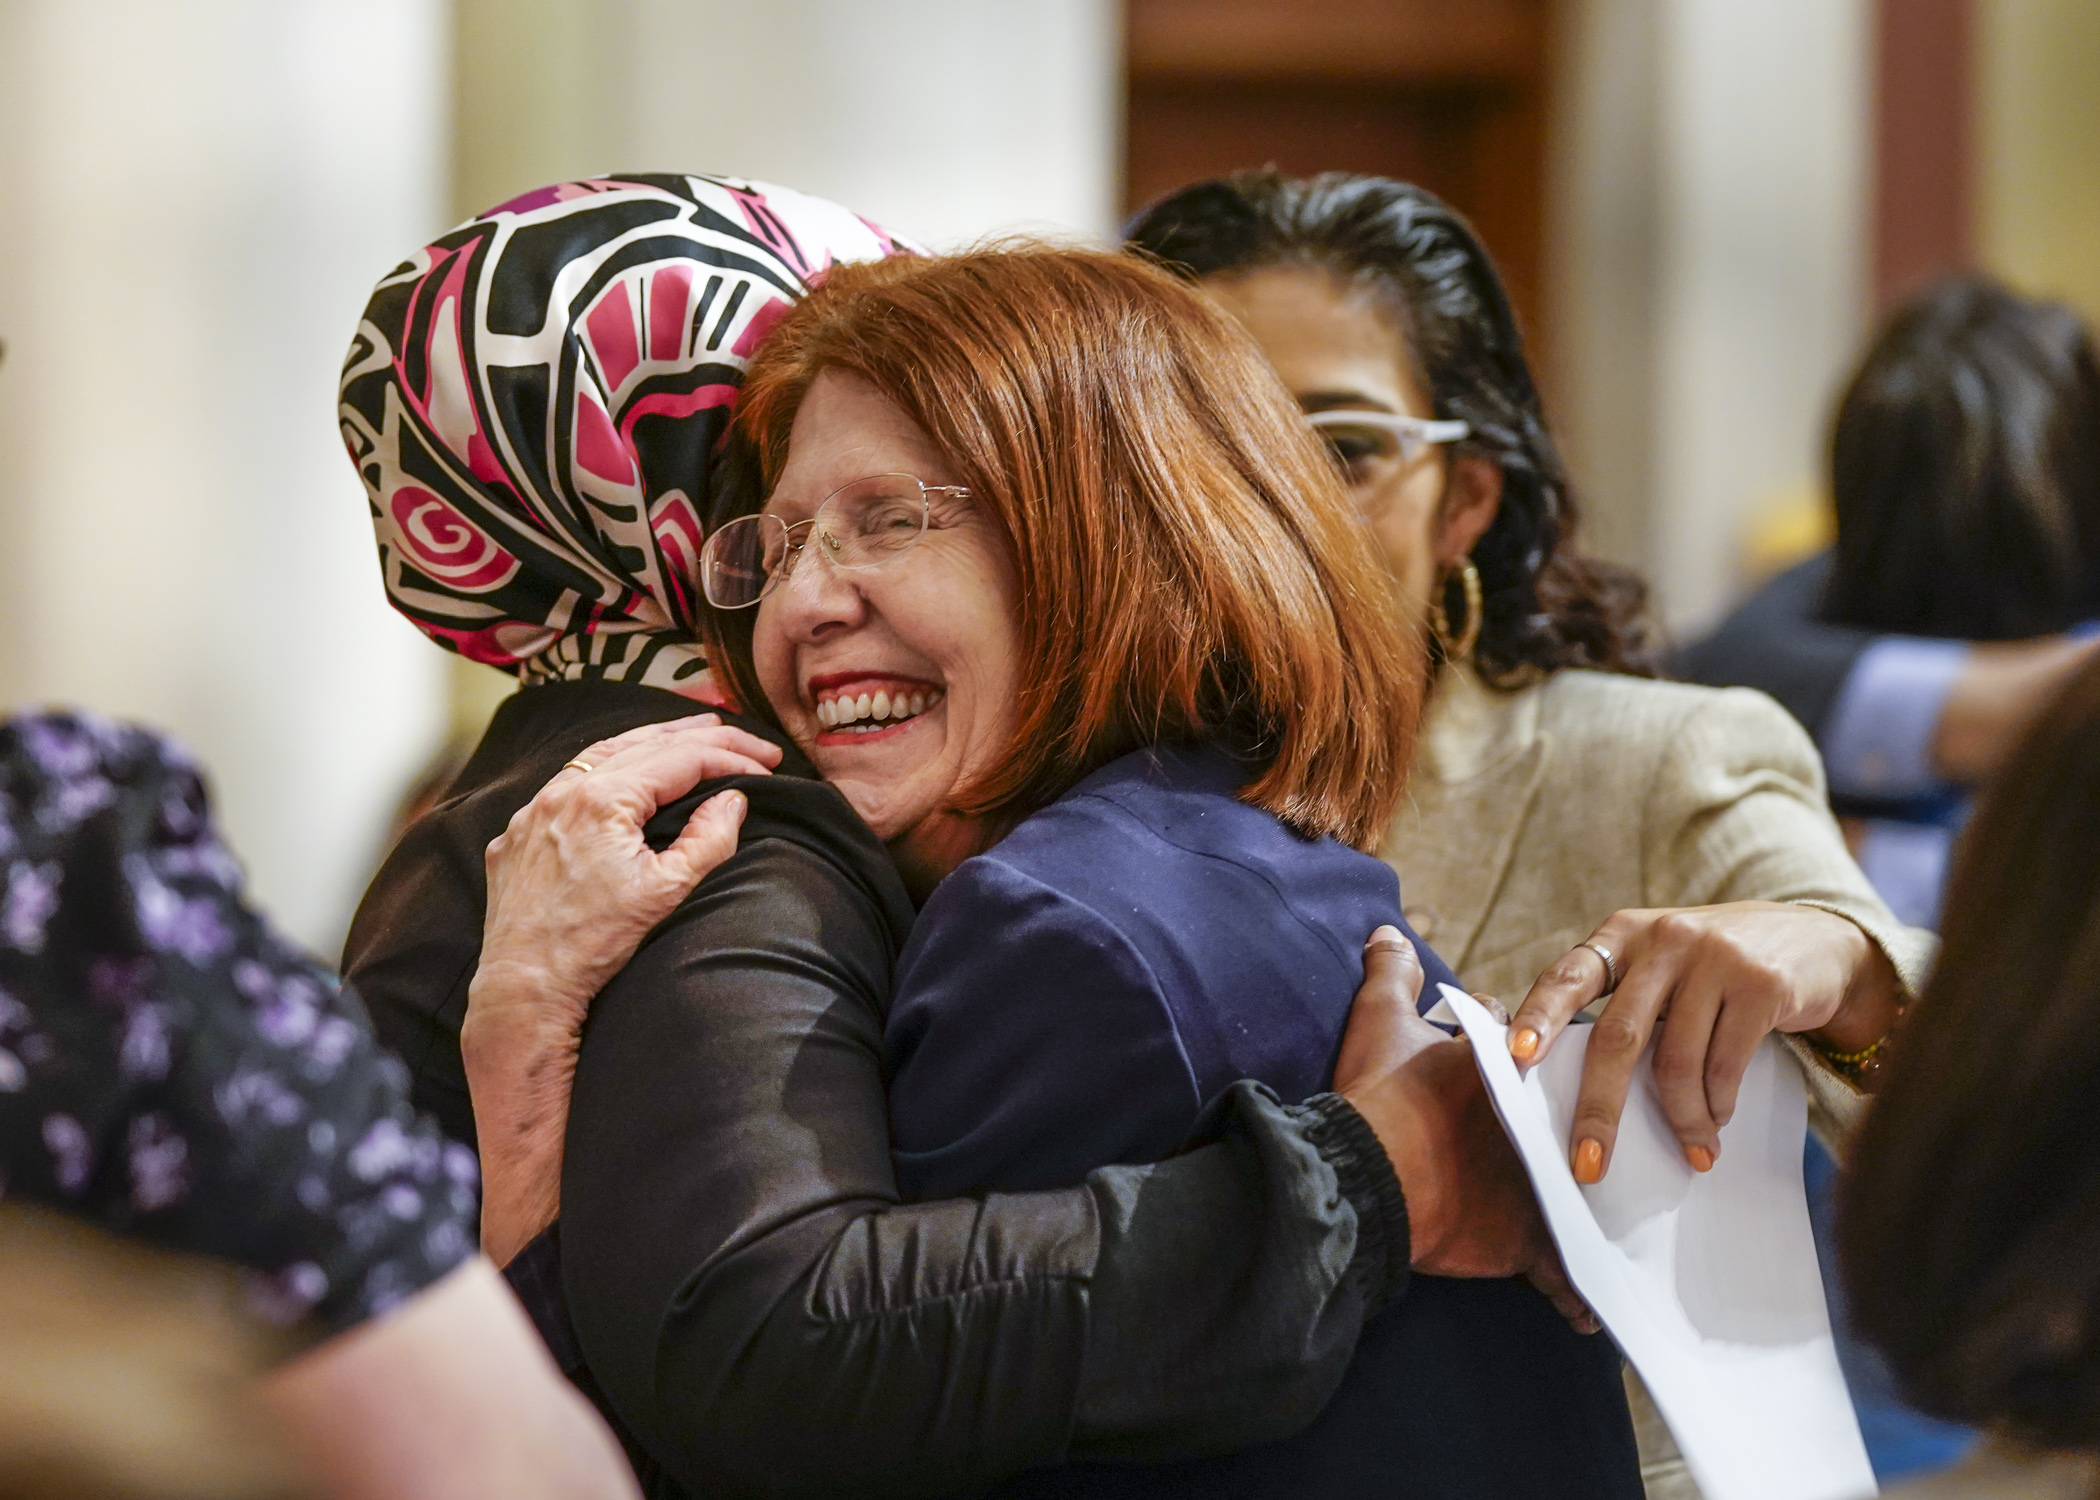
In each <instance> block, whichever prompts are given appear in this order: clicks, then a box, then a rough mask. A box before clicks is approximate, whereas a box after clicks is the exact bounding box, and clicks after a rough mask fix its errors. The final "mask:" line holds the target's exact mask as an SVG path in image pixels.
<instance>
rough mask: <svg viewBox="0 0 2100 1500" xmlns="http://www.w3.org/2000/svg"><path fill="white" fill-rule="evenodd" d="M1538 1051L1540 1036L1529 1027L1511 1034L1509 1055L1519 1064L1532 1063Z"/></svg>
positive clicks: (1521, 1028) (1520, 1028)
mask: <svg viewBox="0 0 2100 1500" xmlns="http://www.w3.org/2000/svg"><path fill="white" fill-rule="evenodd" d="M1538 1050H1539V1034H1538V1033H1537V1032H1536V1031H1533V1030H1532V1029H1531V1028H1530V1027H1529V1026H1523V1027H1519V1028H1518V1029H1517V1030H1515V1031H1513V1032H1511V1033H1510V1034H1509V1055H1510V1056H1511V1057H1514V1058H1515V1059H1516V1060H1517V1061H1518V1062H1530V1061H1531V1060H1532V1058H1534V1057H1536V1056H1537V1055H1538ZM1591 1144H1592V1145H1594V1144H1596V1143H1595V1142H1591Z"/></svg>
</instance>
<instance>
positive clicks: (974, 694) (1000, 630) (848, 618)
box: [751, 369, 1018, 887]
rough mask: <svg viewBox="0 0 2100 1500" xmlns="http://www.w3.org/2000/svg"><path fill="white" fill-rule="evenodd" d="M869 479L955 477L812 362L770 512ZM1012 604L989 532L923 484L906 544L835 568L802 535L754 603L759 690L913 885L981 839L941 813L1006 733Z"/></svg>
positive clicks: (906, 428) (874, 399)
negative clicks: (911, 539) (922, 502)
mask: <svg viewBox="0 0 2100 1500" xmlns="http://www.w3.org/2000/svg"><path fill="white" fill-rule="evenodd" d="M875 474H911V475H915V476H917V477H918V478H919V479H920V480H922V481H923V482H925V483H926V484H928V485H953V484H958V483H960V480H959V479H958V478H957V477H956V475H955V473H954V471H953V469H952V468H951V466H950V465H949V464H948V463H947V462H946V460H944V459H943V457H942V456H941V453H940V451H939V450H938V449H937V448H935V447H934V445H933V441H932V440H931V439H930V438H929V437H927V435H926V434H925V432H923V431H922V430H921V429H920V428H919V427H918V425H917V424H916V423H914V422H913V421H912V420H911V419H910V418H909V417H907V416H906V415H905V414H904V413H903V412H902V411H901V410H899V409H898V408H897V406H896V405H895V404H893V403H892V402H891V401H889V400H888V399H887V398H886V397H884V396H883V395H882V394H881V393H880V392H878V391H877V390H876V389H875V387H873V386H872V385H870V384H869V383H868V382H867V381H865V380H863V379H861V378H860V377H859V376H857V375H853V374H850V373H848V372H846V371H844V370H837V369H829V370H825V371H823V372H821V373H820V374H819V375H818V376H817V378H816V379H815V380H814V381H813V382H812V383H811V384H810V387H809V392H808V394H807V395H806V396H804V398H803V400H802V404H801V406H800V408H799V409H798V411H797V412H796V415H795V424H794V427H793V429H792V432H791V434H790V437H789V441H788V456H787V463H786V465H785V466H784V467H783V468H782V470H781V473H780V480H779V482H778V483H777V484H776V485H775V486H774V487H773V494H772V497H771V498H770V499H769V500H768V501H767V502H766V510H767V512H768V513H769V514H772V515H776V516H778V517H779V518H780V519H781V520H782V521H784V522H785V523H787V524H788V525H789V526H794V525H795V524H796V523H797V522H801V521H807V520H809V519H810V518H811V517H813V516H815V514H816V512H817V507H818V506H820V505H822V504H823V503H824V501H825V500H826V499H827V498H828V497H829V496H831V495H833V494H834V493H836V492H837V491H838V490H840V489H841V488H843V487H844V486H846V485H849V484H852V483H853V482H854V481H855V480H859V479H865V478H867V477H868V476H870V475H875ZM812 530H813V528H810V527H804V528H802V529H800V530H798V531H796V532H795V533H794V537H795V540H796V541H798V542H803V541H806V540H808V539H809V537H810V535H811V532H812ZM1015 602H1016V589H1015V581H1014V568H1013V562H1012V559H1011V556H1010V553H1009V551H1008V548H1007V545H1006V543H1005V540H1004V538H1003V537H1001V536H1000V534H999V533H998V531H997V530H996V528H995V527H994V526H993V525H992V523H991V522H990V521H989V520H987V519H986V518H985V516H984V514H983V512H981V511H980V510H979V509H978V508H977V507H976V506H975V505H973V504H972V503H971V502H970V501H968V500H966V499H961V498H958V497H953V496H942V495H935V496H933V497H932V505H931V513H930V519H929V522H928V525H927V529H926V533H925V535H924V536H922V537H921V538H920V539H919V540H918V542H917V543H916V544H915V545H913V546H912V547H911V548H910V549H909V550H907V551H905V552H903V553H902V554H900V555H898V556H897V557H895V558H893V559H891V560H890V561H888V562H886V563H884V564H883V565H882V566H881V567H877V568H871V569H865V570H846V569H841V568H838V567H834V566H833V565H832V564H831V563H830V562H828V561H826V560H825V559H824V558H823V557H822V556H820V548H819V547H818V546H816V545H811V546H809V547H807V549H806V550H805V551H804V552H803V553H802V555H801V557H800V559H799V561H797V562H796V564H795V566H794V567H793V569H792V571H791V572H790V573H789V575H788V577H787V578H786V579H785V580H783V581H782V582H781V583H780V585H779V586H778V587H776V588H775V589H774V590H773V591H772V593H770V594H768V595H767V596H766V597H765V598H764V599H763V600H762V601H760V603H759V606H758V617H757V619H756V621H755V622H754V625H753V633H752V642H751V652H752V662H753V665H754V667H755V668H756V670H757V673H758V680H759V683H760V685H761V686H762V687H763V688H764V690H765V694H766V700H767V702H769V703H771V704H772V705H773V711H774V712H775V713H777V714H778V715H779V716H780V722H781V724H782V725H783V726H784V727H785V728H786V730H787V732H788V734H789V735H790V736H791V737H792V738H793V739H794V741H795V743H796V744H798V745H800V746H801V747H802V748H803V749H804V750H805V751H806V752H807V753H808V754H809V757H810V759H811V760H812V761H814V762H815V763H816V766H817V769H818V770H819V771H820V772H822V773H823V775H824V778H825V780H827V781H829V782H831V783H832V784H833V785H834V786H836V787H837V788H838V789H839V791H840V792H841V793H843V794H844V796H845V798H846V800H847V801H848V802H850V803H851V804H852V805H853V809H854V811H856V812H858V813H859V814H860V815H861V817H862V818H864V819H866V820H867V823H868V825H869V826H870V827H871V828H873V829H874V830H875V832H876V834H877V835H878V836H879V837H881V838H882V839H883V840H884V841H886V842H887V843H889V844H890V846H891V850H892V852H893V853H894V854H895V855H896V856H897V859H898V863H899V866H900V868H902V869H904V870H905V872H906V877H907V880H908V881H913V883H915V884H917V885H919V886H921V887H923V886H925V885H928V884H930V883H931V880H932V879H938V878H939V876H940V875H941V874H943V873H945V872H946V871H947V870H948V869H950V868H952V867H953V866H954V865H955V864H956V863H958V862H960V861H961V860H962V859H963V858H966V857H967V856H968V855H969V854H970V853H973V852H975V850H976V848H977V847H978V846H979V845H980V844H981V843H982V842H983V832H982V830H981V828H980V827H979V826H978V825H976V824H975V823H973V822H972V820H969V819H966V818H961V817H959V816H957V815H956V814H954V813H951V812H949V811H947V809H948V807H949V805H950V803H951V802H952V801H953V799H954V795H955V793H956V791H957V789H958V788H960V787H964V786H966V785H967V784H968V783H969V782H970V781H971V779H972V778H974V777H976V776H978V775H981V774H982V773H983V772H984V771H985V770H986V768H987V767H989V766H990V765H991V764H993V762H994V761H995V760H996V758H997V757H998V755H999V753H1000V752H1001V751H1002V750H1003V749H1004V748H1005V747H1006V745H1007V743H1008V741H1009V740H1010V739H1011V737H1012V734H1013V726H1014V722H1015V686H1014V683H1015V662H1016V660H1017V656H1018V632H1017V628H1016V624H1015V613H1014V611H1015ZM914 877H917V878H916V879H915V878H914ZM929 877H930V878H929Z"/></svg>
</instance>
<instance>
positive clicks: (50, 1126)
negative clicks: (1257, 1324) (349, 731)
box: [0, 713, 477, 1333]
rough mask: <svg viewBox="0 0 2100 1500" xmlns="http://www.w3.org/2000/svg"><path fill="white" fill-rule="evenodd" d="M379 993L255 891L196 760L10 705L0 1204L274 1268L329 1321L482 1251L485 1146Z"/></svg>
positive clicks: (272, 1292)
mask: <svg viewBox="0 0 2100 1500" xmlns="http://www.w3.org/2000/svg"><path fill="white" fill-rule="evenodd" d="M407 1099H408V1076H407V1072H406V1070H405V1069H403V1068H402V1066H401V1065H400V1064H399V1063H398V1062H397V1061H395V1060H394V1059H393V1058H392V1057H391V1056H389V1055H388V1054H387V1053H385V1052H384V1051H382V1050H381V1049H380V1048H379V1046H378V1044H377V1043H376V1042H375V1041H374V1040H373V1038H372V1033H371V1029H370V1027H369V1025H368V1024H367V1022H366V1019H365V1016H364V1012H363V1008H362V1007H361V1006H360V1005H359V1004H358V1002H357V1000H356V997H355V996H354V995H353V994H351V993H350V992H348V991H346V990H345V989H344V988H343V987H342V986H341V985H340V984H339V983H338V981H337V980H336V978H335V976H334V975H333V974H331V973H330V972H329V971H328V970H327V969H326V968H324V967H322V966H321V965H320V964H318V963H316V962H314V961H313V960H312V959H310V958H308V957H307V956H305V955H304V954H302V953H300V952H299V951H297V950H296V949H295V948H293V947H292V946H290V945H289V944H287V943H286V942H285V941H284V940H283V939H281V938H280V937H278V936H277V935H276V934H275V933H274V932H272V931H271V930H270V927H269V925H268V924H267V923H266V922H265V921H264V920H263V919H262V918H261V917H260V916H258V915H257V914H256V912H255V911H254V910H253V909H252V908H251V907H250V906H248V904H247V903H246V902H245V901H244V900H243V898H242V892H241V872H240V867H239V865H238V864H237V863H236V862H235V860H234V858H233V856H232V855H231V854H229V853H228V852H227V850H226V848H225V846H224V845H222V844H221V843H220V842H219V841H218V838H217V836H216V835H215V834H214V832H213V829H212V824H211V818H210V814H209V811H208V808H207V804H206V798H205V791H204V783H203V779H202V777H201V775H200V773H199V771H198V769H197V767H196V766H195V765H194V764H193V763H192V762H191V761H190V760H189V759H188V758H187V757H186V756H185V755H184V754H183V753H182V752H181V751H180V750H179V749H177V748H175V747H174V746H173V745H171V744H170V743H169V742H167V741H166V740H164V739H162V738H160V737H159V736H157V735H154V734H152V733H150V732H148V731H145V730H142V729H136V728H132V727H129V726H125V725H119V724H113V723H110V722H108V721H105V720H102V719H98V718H94V717H91V716H89V715H85V714H70V713H49V714H41V715H35V716H28V717H21V718H14V719H7V720H0V1197H6V1198H17V1199H24V1200H29V1201H34V1202H37V1203H42V1204H45V1205H48V1206H50V1207H54V1208H58V1209H61V1210H65V1211H68V1212H71V1213H74V1214H76V1215H78V1216H80V1217H82V1218H85V1219H88V1220H90V1221H92V1222H94V1223H96V1224H99V1225H101V1226H102V1227H104V1228H107V1229H111V1230H114V1231H117V1232H118V1233H122V1234H127V1235H130V1236H132V1237H134V1238H137V1239H141V1240H145V1241H148V1242H150V1243H153V1244H157V1245H161V1246H164V1247H167V1248H171V1249H177V1250H184V1251H191V1252H196V1253H201V1254H207V1255H215V1256H220V1257H223V1258H225V1259H228V1260H231V1261H234V1262H236V1263H237V1264H240V1265H242V1266H245V1267H247V1268H248V1269H249V1270H250V1271H251V1272H252V1273H253V1287H254V1291H255V1296H256V1300H257V1303H258V1306H260V1307H261V1309H262V1310H263V1311H264V1312H265V1313H266V1314H268V1315H270V1316H272V1317H274V1318H276V1319H278V1320H280V1321H284V1322H297V1321H300V1320H306V1321H307V1322H308V1323H309V1324H310V1326H312V1327H313V1328H314V1329H316V1330H317V1331H319V1332H321V1333H329V1332H334V1331H337V1330H339V1329H342V1328H345V1327H348V1326H350V1325H351V1324H354V1323H356V1322H358V1321H359V1320H361V1319H363V1318H366V1317H369V1316H371V1315H372V1314H374V1313H377V1312H381V1311H383V1310H385V1309H386V1308H387V1307H389V1306H391V1305H392V1304H394V1303H396V1302H399V1301H401V1300H402V1299H403V1298H406V1297H409V1296H412V1295H414V1294H415V1293H416V1292H418V1291H420V1290H421V1289H422V1288H424V1287H426V1286H428V1285H429V1284H430V1283H432V1282H433V1281H435V1280H436V1279H438V1278H439V1277H440V1276H442V1275H444V1274H445V1273H446V1272H447V1271H449V1270H451V1269H452V1268H453V1267H454V1266H456V1265H458V1264H459V1263H460V1262H461V1261H462V1260H464V1259H465V1258H466V1257H467V1256H469V1255H470V1254H472V1253H473V1249H474V1215H475V1211H476V1201H477V1179H476V1174H475V1167H474V1159H473V1155H472V1153H471V1152H469V1151H467V1150H466V1149H465V1148H464V1147H462V1146H458V1145H455V1144H453V1143H451V1142H448V1141H446V1140H445V1139H444V1138H443V1137H442V1136H441V1135H440V1134H439V1132H438V1130H437V1128H436V1127H435V1126H434V1125H432V1124H431V1123H429V1122H428V1121H427V1120H424V1119H421V1118H419V1117H418V1116H417V1115H416V1114H415V1112H414V1111H413V1110H412V1109H411V1108H410V1107H409V1105H408V1102H407Z"/></svg>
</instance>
